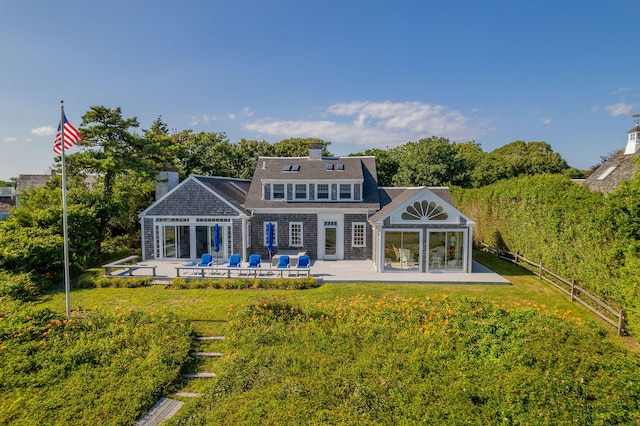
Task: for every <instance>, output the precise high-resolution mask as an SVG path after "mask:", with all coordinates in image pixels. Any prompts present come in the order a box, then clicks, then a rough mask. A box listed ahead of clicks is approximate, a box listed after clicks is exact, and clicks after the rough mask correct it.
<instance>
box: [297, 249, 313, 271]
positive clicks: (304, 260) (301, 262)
mask: <svg viewBox="0 0 640 426" xmlns="http://www.w3.org/2000/svg"><path fill="white" fill-rule="evenodd" d="M296 269H297V270H298V275H300V272H299V271H301V270H305V271H307V275H309V274H310V273H311V265H310V260H309V256H307V255H306V254H305V255H303V256H300V257H299V258H298V264H297V265H296Z"/></svg>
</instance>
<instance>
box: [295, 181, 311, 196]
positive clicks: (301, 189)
mask: <svg viewBox="0 0 640 426" xmlns="http://www.w3.org/2000/svg"><path fill="white" fill-rule="evenodd" d="M294 189H295V190H294V193H293V198H294V199H296V200H306V199H307V198H308V197H307V184H306V183H296V184H295V186H294Z"/></svg>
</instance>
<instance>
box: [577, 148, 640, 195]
mask: <svg viewBox="0 0 640 426" xmlns="http://www.w3.org/2000/svg"><path fill="white" fill-rule="evenodd" d="M638 157H640V151H638V152H636V153H635V154H627V155H625V153H624V149H620V150H618V151H616V152H615V153H614V154H613V155H612V156H611V158H609V159H608V160H607V161H605V162H604V163H602V165H601V166H600V167H598V168H597V169H596V170H595V171H594V172H593V173H591V175H589V177H588V178H586V179H585V181H584V184H585V185H587V186H588V187H589V189H590V190H592V191H600V192H604V193H605V194H608V193H610V192H613V191H615V190H616V189H618V188H619V187H620V184H621V183H622V182H623V181H627V182H628V181H630V180H631V179H633V176H634V174H635V173H636V170H637V169H638V161H640V160H637V159H638Z"/></svg>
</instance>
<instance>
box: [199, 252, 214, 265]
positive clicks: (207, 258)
mask: <svg viewBox="0 0 640 426" xmlns="http://www.w3.org/2000/svg"><path fill="white" fill-rule="evenodd" d="M212 263H213V256H211V255H210V254H209V253H205V254H203V255H202V258H201V259H200V263H198V264H197V265H196V266H211V264H212Z"/></svg>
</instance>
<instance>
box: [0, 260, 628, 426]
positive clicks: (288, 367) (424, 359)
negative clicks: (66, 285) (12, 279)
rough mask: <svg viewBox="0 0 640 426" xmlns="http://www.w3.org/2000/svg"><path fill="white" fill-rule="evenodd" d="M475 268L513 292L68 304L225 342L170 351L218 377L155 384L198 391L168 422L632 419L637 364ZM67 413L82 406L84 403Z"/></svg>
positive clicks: (85, 295)
mask: <svg viewBox="0 0 640 426" xmlns="http://www.w3.org/2000/svg"><path fill="white" fill-rule="evenodd" d="M474 258H475V259H477V260H480V261H481V263H483V264H484V265H486V266H488V267H489V268H490V269H492V270H493V271H495V272H497V273H499V274H501V275H503V276H504V277H506V278H507V279H509V280H510V281H511V282H512V285H477V284H474V285H464V284H449V285H447V284H379V283H359V284H353V283H351V284H339V283H336V284H324V285H322V286H321V287H318V288H313V289H308V290H266V289H255V290H213V289H198V290H194V289H184V290H171V289H166V288H165V287H164V286H161V285H155V286H151V287H141V288H96V289H76V290H74V291H72V293H71V302H72V307H73V309H74V310H76V309H77V308H80V310H82V311H92V312H97V311H100V312H104V313H105V315H107V316H111V317H115V316H117V315H118V314H119V313H122V312H129V311H131V312H134V313H136V312H137V313H139V315H152V314H154V313H155V314H154V315H157V314H158V313H162V314H163V315H164V314H166V315H170V316H172V317H174V318H177V319H178V321H183V320H184V321H185V323H186V324H188V326H190V327H192V328H193V330H195V332H196V333H197V334H199V335H224V336H226V339H225V340H223V341H214V342H210V341H199V342H195V341H192V342H191V343H190V345H191V346H190V348H186V349H185V348H184V347H181V348H177V347H176V348H172V349H173V351H169V353H172V352H179V353H178V354H177V355H176V354H174V355H175V356H178V357H185V355H186V353H187V352H188V350H189V349H191V350H197V351H215V352H223V353H224V356H223V357H222V358H215V359H197V360H189V361H185V363H184V364H183V365H182V367H181V371H212V372H215V373H217V374H218V375H219V377H218V378H217V379H196V380H183V379H176V378H177V377H179V376H178V375H177V374H176V370H173V371H174V376H173V378H174V380H173V382H172V384H170V385H166V384H165V385H162V386H164V387H163V388H162V389H163V391H162V392H163V393H165V394H167V393H168V394H171V393H172V392H174V391H178V390H181V391H189V392H198V393H203V394H204V396H203V397H202V398H200V399H198V400H196V401H194V400H188V401H187V400H185V401H187V404H186V405H185V406H184V407H183V408H182V409H181V410H180V412H179V416H178V417H177V418H176V419H175V420H174V421H173V423H174V424H389V423H399V424H413V423H418V422H423V421H425V420H427V421H428V422H429V423H431V424H444V423H447V424H452V423H470V424H493V423H503V422H507V423H509V422H510V423H516V424H562V423H565V422H566V423H569V420H570V419H572V418H573V419H574V420H575V419H578V423H580V422H582V424H616V423H617V424H622V423H629V422H637V421H638V407H637V404H636V403H635V402H634V401H635V400H636V399H637V397H638V396H639V395H640V390H639V389H638V380H637V374H636V373H635V372H636V371H637V369H638V367H639V366H640V364H639V362H638V358H637V354H634V353H633V352H632V351H629V350H628V349H627V348H626V347H624V341H623V340H622V339H620V338H618V337H616V336H615V335H614V333H612V332H610V331H611V329H607V331H604V330H605V329H604V328H603V327H602V325H601V324H598V323H597V322H596V320H595V318H594V317H593V315H592V314H591V313H589V312H588V311H586V310H585V309H583V308H581V307H580V305H578V304H576V303H572V302H570V300H569V299H568V298H567V297H566V296H564V295H563V294H562V293H560V292H559V291H557V290H556V289H555V288H554V287H552V286H551V285H549V284H547V283H544V282H541V281H540V280H538V279H537V277H536V276H535V275H533V274H531V273H529V272H527V271H525V270H523V269H521V268H518V267H517V266H515V265H512V264H510V263H507V262H504V261H501V260H499V259H496V258H495V257H493V256H491V255H488V254H486V253H482V252H477V253H474ZM64 304H65V298H64V294H63V293H61V292H58V293H51V294H49V295H48V296H46V297H45V298H43V299H42V300H41V301H39V302H36V303H35V304H32V305H30V306H32V308H33V309H40V310H42V309H44V310H50V311H51V312H59V313H62V312H64V310H65V306H64ZM172 324H173V323H172ZM184 359H186V358H184ZM163 377H165V376H163ZM122 386H123V387H124V389H122V390H121V392H122V394H123V395H126V394H127V393H130V394H135V393H136V392H137V391H136V384H135V380H134V381H133V382H131V383H125V384H123V385H122ZM45 390H46V389H45ZM145 392H147V394H146V399H144V401H141V402H140V403H139V404H140V405H139V407H142V406H144V404H146V403H149V404H148V405H147V406H146V407H147V408H148V407H149V406H150V405H151V404H152V402H153V401H151V399H153V398H152V397H157V396H158V395H157V390H156V392H155V393H154V392H153V391H145ZM14 396H15V395H14ZM45 399H46V398H45ZM614 400H615V401H617V402H616V403H615V404H614V403H613V402H611V401H614ZM10 403H11V402H10ZM12 403H13V404H14V405H15V404H16V401H13V402H12ZM69 404H70V405H71V406H72V407H75V409H76V410H81V409H82V408H80V407H81V406H80V405H79V404H80V400H79V399H72V400H70V401H69ZM5 407H6V406H5ZM576 407H579V410H578V409H577V408H576ZM96 409H98V408H96ZM138 409H139V408H138ZM4 410H6V408H1V407H0V414H4ZM85 411H86V410H85ZM578 411H579V413H580V415H579V416H578V417H576V416H577V414H576V413H578ZM134 412H136V409H133V408H131V409H129V414H130V415H131V413H134ZM27 413H28V412H27ZM25 415H27V414H25ZM16 416H17V417H16V418H19V414H16ZM572 416H573V417H572ZM0 418H2V417H1V416H0ZM26 418H28V415H27V417H26ZM129 420H130V421H133V420H134V418H129ZM45 423H46V422H45ZM125 423H126V422H125ZM22 424H35V422H32V423H30V422H29V421H23V422H22ZM76 424H83V422H82V421H79V422H76ZM85 424H89V422H86V423H85Z"/></svg>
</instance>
